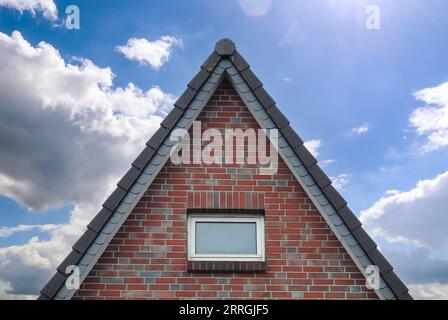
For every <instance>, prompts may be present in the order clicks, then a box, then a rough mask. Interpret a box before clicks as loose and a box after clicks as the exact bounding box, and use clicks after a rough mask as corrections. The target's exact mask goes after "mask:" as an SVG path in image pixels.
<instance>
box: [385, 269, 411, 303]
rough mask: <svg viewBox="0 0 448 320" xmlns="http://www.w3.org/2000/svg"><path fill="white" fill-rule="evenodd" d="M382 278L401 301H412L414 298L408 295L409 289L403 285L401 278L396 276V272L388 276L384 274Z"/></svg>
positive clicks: (389, 273)
mask: <svg viewBox="0 0 448 320" xmlns="http://www.w3.org/2000/svg"><path fill="white" fill-rule="evenodd" d="M382 276H383V278H384V280H386V282H387V284H389V286H390V287H391V288H392V290H393V292H394V293H395V294H396V295H397V297H398V298H399V299H403V300H412V297H411V296H410V295H409V293H408V292H409V290H408V288H407V287H406V285H405V284H404V283H403V281H401V280H400V278H398V276H397V275H396V274H395V272H394V271H390V272H388V273H386V274H383V275H382Z"/></svg>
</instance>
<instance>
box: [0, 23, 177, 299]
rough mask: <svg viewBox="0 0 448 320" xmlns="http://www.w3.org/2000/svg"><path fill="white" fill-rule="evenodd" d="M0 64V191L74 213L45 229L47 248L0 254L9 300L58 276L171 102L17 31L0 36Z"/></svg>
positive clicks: (0, 278)
mask: <svg viewBox="0 0 448 320" xmlns="http://www.w3.org/2000/svg"><path fill="white" fill-rule="evenodd" d="M0 61H1V65H2V68H0V150H1V152H0V194H1V195H4V196H7V197H10V198H12V199H14V200H16V201H17V202H18V203H20V204H21V205H23V206H25V207H27V208H28V209H30V210H39V211H43V210H46V209H50V208H56V207H61V206H66V205H67V204H72V205H73V206H74V209H73V211H72V212H71V216H70V221H69V222H68V223H67V224H64V225H62V226H59V227H57V228H50V227H45V228H46V230H47V231H48V232H49V233H50V239H49V240H48V241H42V240H40V239H38V238H33V239H31V240H30V241H29V242H28V243H26V244H24V245H21V246H12V247H7V248H0V282H1V283H2V284H3V285H2V288H4V290H7V291H8V292H4V293H3V294H26V295H28V294H32V293H34V294H35V293H37V289H38V288H40V286H42V285H43V284H44V282H45V281H46V280H48V278H49V276H50V274H51V273H52V272H54V270H55V269H54V268H55V267H56V265H57V264H58V263H59V262H60V261H61V259H62V258H63V256H64V255H65V253H66V252H67V251H68V249H69V248H70V246H71V245H72V244H73V243H74V241H75V240H76V239H77V237H78V236H79V234H80V233H81V232H82V230H83V229H84V228H85V226H86V225H87V223H88V221H89V220H90V219H91V218H92V216H93V215H94V214H95V213H96V212H97V211H98V209H99V207H100V204H101V202H102V201H104V199H105V197H106V195H107V193H109V192H110V191H111V190H112V187H113V185H114V184H115V183H116V182H117V181H118V179H119V177H120V176H121V175H122V174H123V173H124V172H125V171H126V169H127V168H128V167H129V164H130V163H131V161H132V159H133V158H134V157H135V156H136V155H137V154H138V152H139V151H140V150H141V149H143V147H144V142H145V141H146V140H147V139H148V138H149V137H150V136H151V134H152V133H153V132H154V131H155V129H156V128H157V127H158V126H159V123H160V121H161V120H162V118H163V116H164V115H165V114H166V112H168V111H169V109H170V108H171V105H172V104H173V102H174V99H175V97H174V96H172V95H170V94H167V93H165V92H163V91H162V90H161V89H160V88H158V87H152V88H150V89H148V90H142V89H140V88H138V87H137V86H135V85H134V84H132V83H130V84H129V85H127V86H126V87H124V88H120V87H119V88H116V87H114V86H113V78H114V75H113V73H112V71H111V70H110V68H101V67H98V66H97V65H95V64H94V63H93V62H92V61H89V60H86V59H82V58H80V59H78V60H77V61H76V63H74V64H68V63H66V62H65V61H64V59H63V58H62V57H61V56H60V54H59V52H58V51H57V49H56V48H54V47H53V46H52V45H50V44H48V43H45V42H41V43H39V44H38V45H37V46H33V45H31V44H30V43H29V42H28V41H27V40H25V39H24V38H23V37H22V35H21V34H20V33H19V32H14V33H13V34H12V35H11V36H8V35H6V34H3V33H0ZM23 228H28V227H23V226H17V227H16V229H14V228H13V229H4V228H3V229H2V230H3V232H4V233H5V234H8V232H14V231H17V230H19V229H23ZM37 228H40V227H37ZM42 228H43V227H42ZM25 273H26V275H25ZM33 279H36V280H33ZM0 294H1V293H0Z"/></svg>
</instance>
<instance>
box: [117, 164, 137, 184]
mask: <svg viewBox="0 0 448 320" xmlns="http://www.w3.org/2000/svg"><path fill="white" fill-rule="evenodd" d="M140 173H141V170H139V169H137V168H136V167H131V168H130V169H129V170H128V172H126V174H125V175H124V176H123V178H121V180H120V181H119V182H118V186H119V187H120V188H122V189H123V190H129V189H130V188H131V187H132V185H133V184H134V182H135V180H137V178H138V177H139V176H140Z"/></svg>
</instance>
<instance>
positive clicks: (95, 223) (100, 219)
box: [87, 208, 113, 233]
mask: <svg viewBox="0 0 448 320" xmlns="http://www.w3.org/2000/svg"><path fill="white" fill-rule="evenodd" d="M112 213H113V212H112V211H110V210H108V209H106V208H102V209H101V210H100V212H98V213H97V215H96V216H95V218H93V220H92V221H91V222H90V223H89V225H88V226H87V227H88V228H89V229H92V230H93V231H95V232H96V233H99V232H100V231H101V229H102V228H103V227H104V225H105V224H106V222H107V221H109V218H110V217H111V216H112Z"/></svg>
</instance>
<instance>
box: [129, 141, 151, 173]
mask: <svg viewBox="0 0 448 320" xmlns="http://www.w3.org/2000/svg"><path fill="white" fill-rule="evenodd" d="M155 152H156V151H155V150H154V148H151V147H149V146H146V148H145V149H143V151H142V152H141V153H140V154H139V155H138V157H137V159H135V160H134V162H133V163H132V165H133V166H134V167H136V168H137V169H140V170H143V169H144V168H145V167H146V166H147V165H148V163H149V161H150V160H151V158H152V156H153V155H154V153H155Z"/></svg>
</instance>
